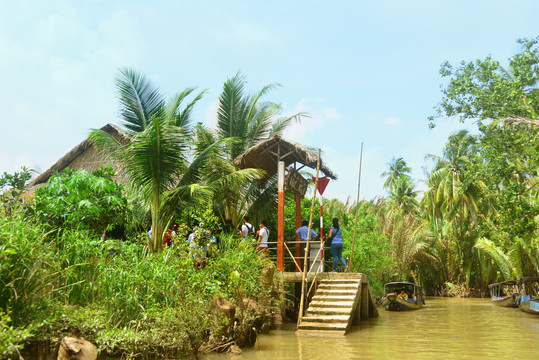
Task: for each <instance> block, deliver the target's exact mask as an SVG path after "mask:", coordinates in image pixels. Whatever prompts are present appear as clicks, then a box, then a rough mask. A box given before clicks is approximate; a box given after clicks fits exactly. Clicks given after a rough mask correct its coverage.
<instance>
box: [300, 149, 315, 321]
mask: <svg viewBox="0 0 539 360" xmlns="http://www.w3.org/2000/svg"><path fill="white" fill-rule="evenodd" d="M319 171H320V149H318V160H317V162H316V179H315V181H314V195H313V202H312V205H311V215H310V216H309V228H308V229H307V246H306V247H305V256H304V259H303V274H301V275H302V276H301V300H300V303H299V314H298V326H299V324H300V323H301V319H302V318H303V307H304V303H305V282H306V280H305V279H306V276H307V275H308V274H307V265H308V264H307V263H308V261H307V260H308V258H309V242H310V241H311V226H312V224H313V212H314V203H315V200H316V189H317V187H318V173H319Z"/></svg>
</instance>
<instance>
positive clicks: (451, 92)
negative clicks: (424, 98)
mask: <svg viewBox="0 0 539 360" xmlns="http://www.w3.org/2000/svg"><path fill="white" fill-rule="evenodd" d="M518 43H519V44H520V45H521V46H522V48H521V51H520V52H519V53H517V54H516V55H515V56H513V57H512V58H511V59H510V60H509V64H508V66H507V67H505V68H504V67H503V66H502V65H501V64H500V62H498V61H496V60H494V59H492V58H491V57H487V58H486V59H484V60H476V61H472V62H468V63H466V62H462V63H461V64H460V65H459V66H458V67H456V68H454V67H453V66H451V65H450V64H448V63H445V64H444V65H443V66H442V68H441V74H442V76H443V77H447V78H448V79H449V81H448V83H447V84H446V85H444V87H443V88H442V95H443V97H442V101H441V103H440V104H439V106H438V108H437V111H438V115H439V116H459V117H460V119H461V121H465V120H469V119H473V120H479V122H478V126H479V131H480V133H479V135H478V136H476V137H475V139H473V138H471V137H469V136H461V135H460V134H464V133H462V132H459V133H457V134H456V135H454V136H451V137H450V138H449V141H448V144H447V145H446V147H445V148H444V157H443V158H439V157H433V156H430V157H431V158H435V159H436V160H437V163H436V166H435V168H434V170H433V172H432V173H431V174H430V175H429V179H428V180H427V182H428V185H429V190H427V192H426V193H425V196H424V197H423V200H422V203H421V205H422V210H423V214H424V215H425V216H426V217H427V219H429V221H430V223H431V229H432V230H433V233H434V238H435V242H434V243H433V244H432V246H431V247H430V248H429V250H428V255H429V257H430V259H431V265H430V266H432V270H441V271H438V272H435V271H430V273H431V274H437V275H438V278H437V279H436V280H435V281H434V282H435V283H438V284H440V283H443V282H448V283H452V284H457V285H458V286H461V285H462V283H464V288H468V287H469V286H470V285H471V284H476V286H480V287H484V286H486V284H488V283H489V282H492V281H501V280H506V279H507V278H508V277H511V278H512V277H513V276H530V275H533V274H537V273H538V271H539V269H538V268H537V266H536V261H535V260H534V259H535V255H534V254H536V253H537V238H538V235H539V234H538V231H537V229H538V228H537V216H538V215H539V202H538V201H537V199H538V196H539V191H538V190H537V184H538V181H537V180H538V173H537V172H538V169H539V163H538V161H539V160H538V157H537V154H538V153H539V147H538V146H539V145H538V142H537V127H536V126H535V125H534V122H533V121H532V120H530V119H536V118H537V117H538V115H539V112H538V109H539V106H538V105H537V104H539V102H538V101H537V100H538V99H539V88H538V81H539V47H538V46H537V45H538V44H539V37H538V38H535V39H520V40H518ZM508 118H509V120H510V119H512V118H526V119H528V120H530V121H525V122H516V123H514V124H513V123H511V121H508ZM433 120H434V119H433V118H431V119H430V121H431V125H433V123H432V121H433ZM428 267H429V266H428V265H427V264H426V266H425V268H428ZM495 270H497V272H496V271H495ZM426 274H427V273H426ZM457 285H455V286H457ZM444 291H446V290H444ZM459 292H460V291H459Z"/></svg>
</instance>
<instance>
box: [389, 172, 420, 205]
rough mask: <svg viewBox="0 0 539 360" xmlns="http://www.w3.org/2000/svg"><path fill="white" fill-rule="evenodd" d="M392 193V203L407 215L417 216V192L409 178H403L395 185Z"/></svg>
mask: <svg viewBox="0 0 539 360" xmlns="http://www.w3.org/2000/svg"><path fill="white" fill-rule="evenodd" d="M392 185H393V189H392V191H391V196H390V197H391V203H392V204H393V205H394V206H395V207H396V208H398V209H400V210H402V211H404V212H405V213H407V214H410V213H411V214H417V213H418V212H419V203H418V201H417V190H414V188H415V185H414V183H413V182H412V180H411V179H410V178H409V177H408V176H401V177H400V178H398V179H397V181H396V182H394V183H393V184H392Z"/></svg>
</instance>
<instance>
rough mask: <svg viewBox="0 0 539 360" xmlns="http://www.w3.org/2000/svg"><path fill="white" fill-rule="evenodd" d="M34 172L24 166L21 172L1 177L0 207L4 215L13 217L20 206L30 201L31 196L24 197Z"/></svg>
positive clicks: (5, 174) (5, 173)
mask: <svg viewBox="0 0 539 360" xmlns="http://www.w3.org/2000/svg"><path fill="white" fill-rule="evenodd" d="M32 172H33V170H30V169H28V168H27V167H25V166H23V167H22V168H21V171H20V172H15V173H13V174H8V173H7V172H4V174H3V175H2V176H1V177H0V206H1V207H2V214H3V215H7V216H9V215H11V214H12V212H13V210H14V209H15V208H17V206H18V205H20V204H24V203H26V202H28V201H29V199H30V196H29V195H23V193H24V188H25V187H26V183H27V182H28V180H30V179H31V178H32Z"/></svg>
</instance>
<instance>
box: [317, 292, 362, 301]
mask: <svg viewBox="0 0 539 360" xmlns="http://www.w3.org/2000/svg"><path fill="white" fill-rule="evenodd" d="M354 300H355V296H354V295H335V296H333V295H318V294H316V293H315V294H314V296H313V299H312V300H311V302H312V301H324V302H344V301H352V302H353V301H354Z"/></svg>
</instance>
